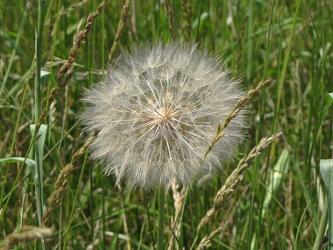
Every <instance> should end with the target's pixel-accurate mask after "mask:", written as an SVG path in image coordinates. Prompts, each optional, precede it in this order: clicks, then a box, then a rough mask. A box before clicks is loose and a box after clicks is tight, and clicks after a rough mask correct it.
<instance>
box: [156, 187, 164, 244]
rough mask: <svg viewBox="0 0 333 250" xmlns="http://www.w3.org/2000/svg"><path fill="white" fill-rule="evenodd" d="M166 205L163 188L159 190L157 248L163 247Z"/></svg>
mask: <svg viewBox="0 0 333 250" xmlns="http://www.w3.org/2000/svg"><path fill="white" fill-rule="evenodd" d="M164 205H165V192H164V190H163V189H162V188H160V189H159V191H158V235H157V249H158V250H162V249H163V231H164Z"/></svg>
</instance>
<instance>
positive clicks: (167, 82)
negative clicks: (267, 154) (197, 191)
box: [80, 42, 244, 189]
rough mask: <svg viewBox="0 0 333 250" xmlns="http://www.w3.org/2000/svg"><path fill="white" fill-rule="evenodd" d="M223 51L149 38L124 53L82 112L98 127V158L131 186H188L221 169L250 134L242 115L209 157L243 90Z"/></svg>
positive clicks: (89, 94) (95, 146) (87, 97)
mask: <svg viewBox="0 0 333 250" xmlns="http://www.w3.org/2000/svg"><path fill="white" fill-rule="evenodd" d="M222 66H223V65H222V64H221V61H220V60H219V58H217V57H214V56H212V55H208V54H207V53H206V52H202V51H200V50H199V49H198V48H197V47H196V46H193V45H181V44H180V43H176V42H171V43H168V44H166V45H164V44H162V43H160V44H157V45H152V44H145V45H141V46H140V47H137V48H135V49H134V50H133V51H132V52H131V53H125V54H123V55H122V56H121V58H120V59H119V60H118V61H117V62H116V66H113V67H110V68H109V69H108V71H107V73H106V79H105V81H104V82H102V83H99V84H96V85H95V86H94V87H93V88H92V89H90V90H88V91H87V92H86V95H85V97H84V99H83V100H84V102H85V103H86V104H87V107H86V109H85V111H84V112H83V113H82V114H81V116H80V119H81V121H82V122H83V124H84V125H85V129H86V130H87V131H88V132H90V133H92V132H93V131H94V130H96V129H99V130H100V133H99V134H98V137H97V138H96V140H95V141H94V142H93V143H92V145H91V151H92V157H93V158H94V159H98V160H101V161H102V162H103V164H104V171H105V174H111V173H113V174H115V176H116V178H117V181H118V182H119V181H121V180H124V181H125V182H126V183H127V185H128V186H130V187H139V188H144V189H150V188H154V187H164V188H166V187H168V185H169V184H170V183H171V181H172V180H174V179H176V180H177V181H178V183H180V184H182V185H188V184H190V183H191V182H192V181H193V180H194V179H196V180H200V178H203V177H205V176H207V175H210V174H211V173H212V172H216V171H218V170H221V169H222V167H223V163H224V162H225V161H226V160H228V159H230V157H231V156H232V154H233V151H234V150H235V148H236V146H237V145H238V144H239V143H240V142H241V141H242V139H243V137H244V134H243V133H242V127H244V114H242V113H241V114H239V115H238V116H237V117H235V118H233V119H232V121H231V122H230V123H229V125H228V127H227V128H226V129H225V130H224V132H225V133H226V134H225V136H224V137H222V138H221V139H220V140H219V141H218V142H217V143H216V144H215V145H214V147H213V149H212V151H211V152H210V153H209V154H208V155H207V157H206V158H205V159H204V156H205V152H206V151H207V149H208V146H209V144H210V142H211V141H212V139H213V138H214V137H215V136H216V132H217V128H218V124H219V123H222V122H223V121H224V119H225V118H226V116H227V115H228V114H229V113H230V111H231V110H232V109H233V107H234V105H235V104H236V103H237V101H238V100H239V98H240V97H241V96H242V95H243V92H242V91H241V90H240V88H239V82H238V81H236V80H232V79H230V77H229V76H228V74H229V72H228V71H223V70H222Z"/></svg>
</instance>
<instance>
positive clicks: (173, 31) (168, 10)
mask: <svg viewBox="0 0 333 250" xmlns="http://www.w3.org/2000/svg"><path fill="white" fill-rule="evenodd" d="M164 9H165V11H166V13H167V16H168V18H169V28H170V33H171V35H172V37H175V36H176V28H175V20H174V10H173V5H172V1H171V0H166V1H165V2H164Z"/></svg>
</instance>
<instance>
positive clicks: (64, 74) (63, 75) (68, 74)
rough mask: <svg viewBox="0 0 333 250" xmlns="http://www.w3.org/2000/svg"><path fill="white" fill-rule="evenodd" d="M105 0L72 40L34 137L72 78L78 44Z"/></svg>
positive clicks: (84, 36) (91, 25)
mask: <svg viewBox="0 0 333 250" xmlns="http://www.w3.org/2000/svg"><path fill="white" fill-rule="evenodd" d="M106 2H107V0H104V1H103V2H102V3H101V4H100V5H99V6H98V7H97V9H96V11H95V12H94V13H93V14H91V15H89V16H88V18H87V24H86V26H85V27H84V29H83V30H82V31H81V32H80V33H79V34H78V35H77V36H76V38H75V40H74V42H73V47H72V48H71V50H70V52H69V56H68V60H67V61H66V63H65V64H64V65H63V66H62V67H61V68H60V70H59V72H58V76H57V82H58V84H57V85H56V86H55V87H53V88H52V89H51V92H50V96H49V99H48V105H47V106H45V107H44V109H43V110H42V113H41V115H40V116H39V118H38V122H37V124H36V127H35V138H34V139H36V135H37V132H38V130H39V128H40V126H41V124H42V121H43V120H44V118H45V115H46V113H47V110H48V108H49V106H50V105H51V103H52V102H53V101H54V99H55V98H56V97H57V96H58V95H59V93H60V91H61V90H62V89H63V88H64V87H65V86H66V85H67V84H68V83H69V81H70V80H71V79H72V76H73V70H72V68H73V63H74V60H75V58H76V52H77V50H78V48H79V47H80V45H81V44H82V42H83V40H84V39H85V38H86V37H87V35H88V33H89V31H90V30H91V29H92V27H93V22H94V21H95V19H96V18H97V16H98V15H99V14H100V13H101V12H102V10H103V8H104V5H105V4H106Z"/></svg>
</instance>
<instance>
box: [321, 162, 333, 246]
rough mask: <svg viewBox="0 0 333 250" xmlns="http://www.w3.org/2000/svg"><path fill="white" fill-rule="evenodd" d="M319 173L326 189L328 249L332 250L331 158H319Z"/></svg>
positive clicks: (332, 189) (332, 167) (332, 169)
mask: <svg viewBox="0 0 333 250" xmlns="http://www.w3.org/2000/svg"><path fill="white" fill-rule="evenodd" d="M320 173H321V176H322V178H323V180H324V183H325V185H326V190H327V203H328V240H329V245H328V249H330V250H333V208H332V203H333V182H332V181H333V160H332V159H329V160H320Z"/></svg>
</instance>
